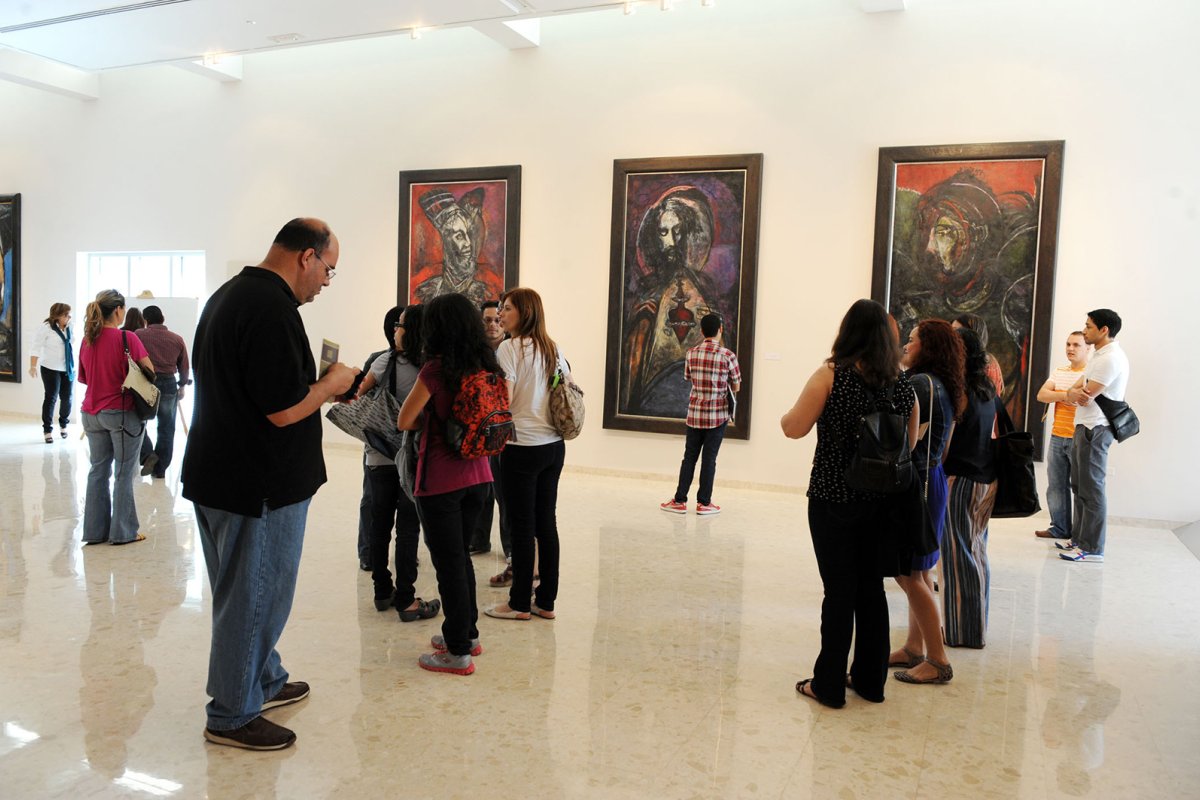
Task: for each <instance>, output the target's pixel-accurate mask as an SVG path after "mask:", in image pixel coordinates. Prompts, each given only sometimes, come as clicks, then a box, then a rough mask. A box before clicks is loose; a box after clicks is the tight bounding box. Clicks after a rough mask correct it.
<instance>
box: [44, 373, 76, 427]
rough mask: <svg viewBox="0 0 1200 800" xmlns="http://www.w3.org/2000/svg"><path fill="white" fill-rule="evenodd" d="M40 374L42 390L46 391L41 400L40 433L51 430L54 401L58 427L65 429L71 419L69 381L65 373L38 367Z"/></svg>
mask: <svg viewBox="0 0 1200 800" xmlns="http://www.w3.org/2000/svg"><path fill="white" fill-rule="evenodd" d="M38 369H40V370H41V372H42V388H44V389H45V390H46V394H45V396H44V397H43V398H42V433H49V432H50V431H51V430H52V426H51V424H50V423H51V422H53V421H54V401H55V400H57V401H58V427H60V428H65V427H67V422H68V421H69V420H70V418H71V379H70V378H68V377H67V373H65V372H59V371H58V370H56V369H46V368H45V367H39V368H38Z"/></svg>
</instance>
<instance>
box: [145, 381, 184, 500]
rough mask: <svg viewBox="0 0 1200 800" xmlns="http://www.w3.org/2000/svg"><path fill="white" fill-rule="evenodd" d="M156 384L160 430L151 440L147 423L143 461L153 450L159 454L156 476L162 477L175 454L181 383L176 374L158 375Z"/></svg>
mask: <svg viewBox="0 0 1200 800" xmlns="http://www.w3.org/2000/svg"><path fill="white" fill-rule="evenodd" d="M154 385H155V386H157V387H158V430H157V432H156V433H155V441H154V442H151V441H150V425H149V423H147V425H146V435H145V436H143V437H142V454H141V460H142V463H145V462H146V457H147V456H149V455H150V453H151V452H153V453H154V454H155V455H156V456H158V463H157V464H155V465H154V477H156V478H161V477H162V476H163V474H164V473H165V472H166V471H167V467H169V466H171V457H172V456H173V455H174V454H175V404H176V402H178V400H179V383H178V381H176V380H175V375H174V374H171V375H161V374H160V375H156V376H155V377H154Z"/></svg>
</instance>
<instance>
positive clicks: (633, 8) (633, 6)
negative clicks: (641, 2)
mask: <svg viewBox="0 0 1200 800" xmlns="http://www.w3.org/2000/svg"><path fill="white" fill-rule="evenodd" d="M636 13H637V3H632V2H627V3H625V16H627V17H628V16H629V15H630V14H636Z"/></svg>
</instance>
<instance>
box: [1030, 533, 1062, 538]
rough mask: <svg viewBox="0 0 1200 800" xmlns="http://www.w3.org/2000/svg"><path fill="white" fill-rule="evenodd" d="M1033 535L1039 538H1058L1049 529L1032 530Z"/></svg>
mask: <svg viewBox="0 0 1200 800" xmlns="http://www.w3.org/2000/svg"><path fill="white" fill-rule="evenodd" d="M1033 535H1034V536H1036V537H1038V538H1039V539H1057V538H1058V537H1057V536H1055V535H1054V534H1053V533H1051V532H1050V531H1034V532H1033Z"/></svg>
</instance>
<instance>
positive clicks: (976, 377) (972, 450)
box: [941, 329, 998, 648]
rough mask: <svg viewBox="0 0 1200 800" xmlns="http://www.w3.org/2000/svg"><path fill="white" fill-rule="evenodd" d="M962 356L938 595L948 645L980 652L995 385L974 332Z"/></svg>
mask: <svg viewBox="0 0 1200 800" xmlns="http://www.w3.org/2000/svg"><path fill="white" fill-rule="evenodd" d="M958 335H959V336H961V337H962V341H963V346H964V348H965V351H966V366H965V386H966V394H967V405H966V408H965V409H964V410H963V413H962V415H961V417H960V418H959V421H958V424H957V425H956V426H955V429H954V437H953V439H952V440H951V441H950V448H949V450H948V451H947V453H946V475H947V476H948V479H947V480H948V484H949V495H950V499H949V502H948V505H947V511H946V536H945V537H944V538H943V542H942V550H943V558H942V561H941V564H942V567H941V578H942V581H941V584H942V585H941V589H942V602H943V604H944V614H945V628H946V634H945V638H946V644H947V645H949V646H950V647H976V648H979V647H983V646H984V643H985V634H986V632H987V617H988V595H989V591H990V588H991V570H990V569H989V567H988V558H987V536H988V522H989V521H990V520H991V518H992V508H993V507H994V506H995V505H996V461H995V450H994V444H993V441H992V428H993V427H994V426H995V424H996V406H997V402H998V401H997V397H996V385H995V383H993V382H992V379H991V378H990V377H988V367H987V363H988V362H987V352H986V351H984V349H983V344H982V343H981V342H980V341H979V337H978V336H977V335H976V334H975V332H974V331H971V330H967V329H963V330H960V331H959V332H958Z"/></svg>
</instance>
